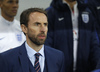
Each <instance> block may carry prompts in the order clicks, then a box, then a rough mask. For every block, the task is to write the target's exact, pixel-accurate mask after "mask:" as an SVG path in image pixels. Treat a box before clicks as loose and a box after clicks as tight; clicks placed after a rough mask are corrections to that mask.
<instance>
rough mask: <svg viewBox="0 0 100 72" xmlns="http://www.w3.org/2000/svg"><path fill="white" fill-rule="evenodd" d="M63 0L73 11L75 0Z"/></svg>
mask: <svg viewBox="0 0 100 72" xmlns="http://www.w3.org/2000/svg"><path fill="white" fill-rule="evenodd" d="M65 1H66V2H67V3H68V4H69V6H70V8H71V10H72V11H74V5H75V4H76V1H69V0H65Z"/></svg>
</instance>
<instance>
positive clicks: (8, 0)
mask: <svg viewBox="0 0 100 72" xmlns="http://www.w3.org/2000/svg"><path fill="white" fill-rule="evenodd" d="M1 1H19V0H1Z"/></svg>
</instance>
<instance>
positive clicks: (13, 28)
mask: <svg viewBox="0 0 100 72" xmlns="http://www.w3.org/2000/svg"><path fill="white" fill-rule="evenodd" d="M18 4H19V0H0V8H1V16H0V52H4V51H6V50H9V49H11V48H14V47H17V46H20V45H21V44H22V43H23V42H24V41H25V35H24V34H23V32H22V30H21V27H20V23H19V21H17V20H16V19H14V17H15V16H16V14H17V10H18Z"/></svg>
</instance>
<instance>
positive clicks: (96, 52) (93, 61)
mask: <svg viewBox="0 0 100 72" xmlns="http://www.w3.org/2000/svg"><path fill="white" fill-rule="evenodd" d="M93 18H94V17H93ZM93 21H94V22H93V28H92V34H91V44H90V66H91V69H92V70H93V69H96V66H97V63H98V61H99V58H100V45H99V40H98V35H97V31H96V27H95V25H96V24H95V23H96V22H95V19H93Z"/></svg>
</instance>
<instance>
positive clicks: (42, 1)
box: [0, 0, 52, 20]
mask: <svg viewBox="0 0 100 72" xmlns="http://www.w3.org/2000/svg"><path fill="white" fill-rule="evenodd" d="M51 1H52V0H19V9H18V12H17V15H16V17H15V18H16V19H17V20H19V18H20V14H21V12H22V11H23V10H25V9H27V8H30V7H40V8H47V7H48V6H49V5H50V3H51ZM0 12H1V11H0Z"/></svg>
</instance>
